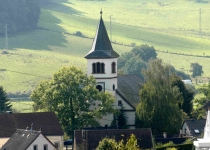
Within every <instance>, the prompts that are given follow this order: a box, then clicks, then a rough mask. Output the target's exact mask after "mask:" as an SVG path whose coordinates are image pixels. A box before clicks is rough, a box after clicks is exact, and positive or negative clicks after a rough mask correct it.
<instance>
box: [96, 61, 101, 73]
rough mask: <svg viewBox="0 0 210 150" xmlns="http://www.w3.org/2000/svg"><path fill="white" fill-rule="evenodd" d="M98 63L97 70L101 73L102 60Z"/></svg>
mask: <svg viewBox="0 0 210 150" xmlns="http://www.w3.org/2000/svg"><path fill="white" fill-rule="evenodd" d="M96 65H97V71H96V73H100V72H101V63H100V62H97V63H96Z"/></svg>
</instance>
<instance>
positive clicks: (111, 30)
mask: <svg viewBox="0 0 210 150" xmlns="http://www.w3.org/2000/svg"><path fill="white" fill-rule="evenodd" d="M110 40H111V42H112V16H111V15H110Z"/></svg>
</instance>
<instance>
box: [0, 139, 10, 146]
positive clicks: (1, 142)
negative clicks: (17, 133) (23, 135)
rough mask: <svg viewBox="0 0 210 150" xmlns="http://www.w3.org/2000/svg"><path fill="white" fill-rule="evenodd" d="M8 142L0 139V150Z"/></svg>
mask: <svg viewBox="0 0 210 150" xmlns="http://www.w3.org/2000/svg"><path fill="white" fill-rule="evenodd" d="M8 140H9V138H0V148H1V147H2V146H3V145H4V144H5V143H6V142H7V141H8Z"/></svg>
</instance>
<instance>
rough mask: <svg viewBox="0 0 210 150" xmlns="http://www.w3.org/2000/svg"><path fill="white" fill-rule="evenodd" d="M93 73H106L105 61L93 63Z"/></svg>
mask: <svg viewBox="0 0 210 150" xmlns="http://www.w3.org/2000/svg"><path fill="white" fill-rule="evenodd" d="M92 73H105V64H104V63H100V62H97V63H92Z"/></svg>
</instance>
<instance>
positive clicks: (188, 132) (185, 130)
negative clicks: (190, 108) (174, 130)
mask: <svg viewBox="0 0 210 150" xmlns="http://www.w3.org/2000/svg"><path fill="white" fill-rule="evenodd" d="M182 131H183V133H184V134H187V135H191V133H190V132H191V131H190V130H189V128H188V126H187V124H186V122H184V124H183V126H182Z"/></svg>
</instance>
